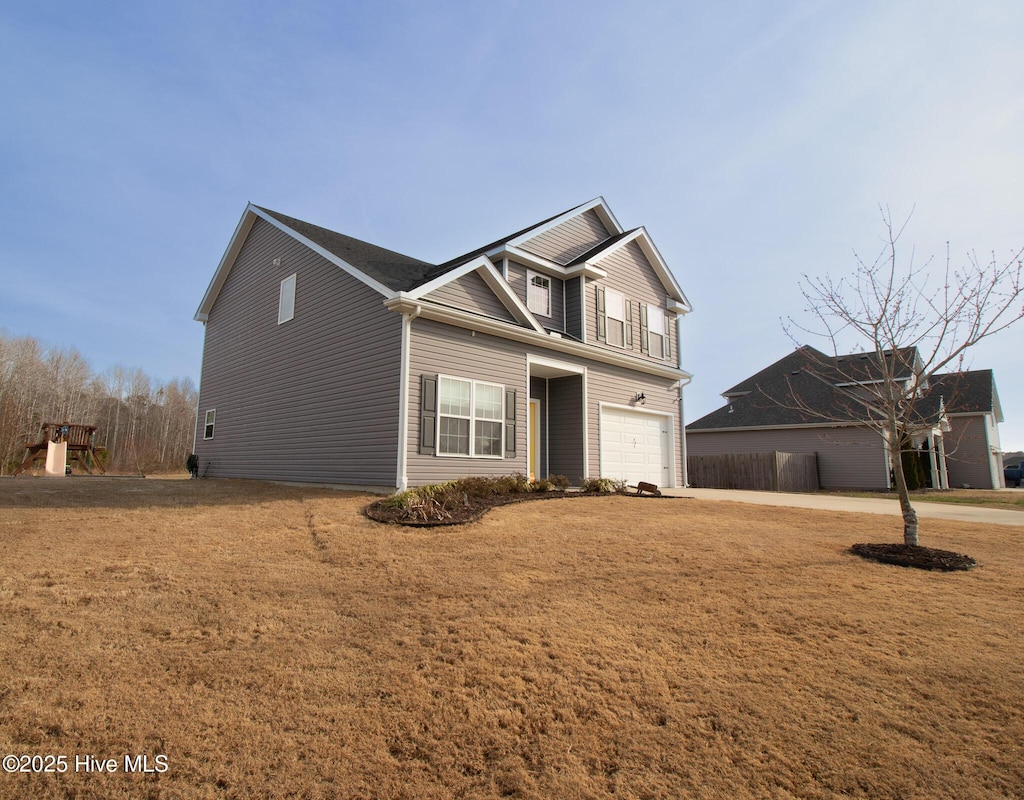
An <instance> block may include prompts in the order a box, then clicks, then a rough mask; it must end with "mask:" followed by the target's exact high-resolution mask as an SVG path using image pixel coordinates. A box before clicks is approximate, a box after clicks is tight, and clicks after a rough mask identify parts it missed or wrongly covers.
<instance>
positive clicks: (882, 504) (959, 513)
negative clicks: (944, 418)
mask: <svg viewBox="0 0 1024 800" xmlns="http://www.w3.org/2000/svg"><path fill="white" fill-rule="evenodd" d="M1006 491H1017V490H1014V489H1007V490H1006ZM1021 491H1024V490H1021ZM662 492H663V493H664V494H669V495H672V496H673V497H693V498H696V499H698V500H731V501H732V502H734V503H756V504H759V505H764V506H789V507H792V508H817V509H822V510H826V511H857V512H860V513H862V514H890V515H892V516H896V517H898V516H900V504H899V501H898V500H896V499H894V498H889V497H877V498H875V497H837V496H835V495H828V494H789V493H786V492H753V491H746V490H743V489H693V488H690V489H662ZM914 510H916V511H917V515H918V517H920V518H921V519H954V520H960V521H962V522H982V523H989V524H994V525H1019V526H1021V527H1024V511H1013V510H1010V509H1002V508H982V507H981V506H967V505H954V504H953V503H919V502H915V503H914Z"/></svg>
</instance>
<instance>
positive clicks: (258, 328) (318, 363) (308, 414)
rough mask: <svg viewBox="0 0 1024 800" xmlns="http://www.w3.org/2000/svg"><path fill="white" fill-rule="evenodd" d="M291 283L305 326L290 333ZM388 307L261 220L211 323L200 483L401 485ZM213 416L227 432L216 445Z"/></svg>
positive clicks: (397, 345) (396, 332)
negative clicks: (206, 479) (282, 313)
mask: <svg viewBox="0 0 1024 800" xmlns="http://www.w3.org/2000/svg"><path fill="white" fill-rule="evenodd" d="M275 258H280V259H281V261H282V266H280V267H275V266H273V263H272V262H273V260H274V259H275ZM292 274H295V275H296V276H297V278H296V293H295V317H294V319H292V320H290V321H288V322H285V323H284V324H281V325H279V324H278V322H277V312H278V296H279V289H280V284H281V280H282V279H284V278H286V277H288V276H289V275H292ZM381 301H382V298H381V296H380V295H379V294H378V293H376V292H374V291H373V290H372V289H370V288H368V287H367V286H365V285H364V284H363V283H361V282H359V281H357V280H355V279H354V278H352V277H350V276H349V275H347V274H346V273H344V272H343V271H342V270H341V269H339V268H338V267H336V266H335V265H333V264H331V263H330V262H328V261H327V260H326V259H324V258H322V257H321V256H319V255H317V254H316V253H314V252H313V251H311V250H309V249H308V248H306V247H304V246H303V245H301V244H299V243H298V242H296V241H295V240H294V239H292V238H291V237H289V236H287V235H286V234H284V233H282V232H280V231H278V230H277V229H276V228H274V227H273V226H272V225H270V224H269V223H267V222H265V221H263V220H257V221H256V223H255V225H254V226H253V228H252V231H251V232H250V234H249V236H248V238H247V240H246V242H245V244H244V245H243V247H242V249H241V252H240V254H239V256H238V258H237V260H236V262H235V264H234V266H233V268H232V269H231V272H230V274H229V275H228V277H227V280H226V281H225V283H224V286H223V288H222V289H221V291H220V294H219V295H218V297H217V301H216V303H215V304H214V306H213V308H212V309H211V310H210V315H209V320H208V322H207V323H206V333H205V337H206V340H205V345H204V351H203V366H202V379H201V384H200V400H199V429H198V431H197V444H196V454H197V455H198V456H199V462H200V466H199V469H200V474H208V475H210V476H211V477H233V478H258V479H271V480H295V481H312V482H325V483H348V484H360V485H370V486H394V484H395V477H396V470H397V447H398V401H399V364H400V355H401V324H402V322H401V317H400V316H399V315H397V314H394V313H392V312H390V311H388V310H387V309H385V308H384V307H383V305H382V303H381ZM209 409H216V411H217V420H216V429H215V432H214V438H213V439H209V440H205V439H204V438H203V430H202V426H203V422H204V421H205V415H206V411H207V410H209Z"/></svg>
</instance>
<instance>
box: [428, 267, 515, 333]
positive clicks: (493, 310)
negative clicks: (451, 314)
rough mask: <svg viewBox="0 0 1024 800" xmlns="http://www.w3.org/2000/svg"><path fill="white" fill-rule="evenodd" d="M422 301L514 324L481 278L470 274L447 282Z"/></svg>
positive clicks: (472, 273) (502, 305)
mask: <svg viewBox="0 0 1024 800" xmlns="http://www.w3.org/2000/svg"><path fill="white" fill-rule="evenodd" d="M423 299H424V300H431V301H433V302H435V303H441V304H442V305H446V306H451V307H452V308H458V309H461V310H463V311H471V312H472V313H474V314H482V315H483V316H485V317H491V318H493V319H500V320H502V321H503V322H515V321H516V320H515V317H513V316H512V314H511V312H509V310H508V309H507V308H505V306H504V304H503V303H502V302H501V301H500V300H499V299H498V298H497V297H496V296H495V294H494V292H492V291H491V287H489V286H488V285H487V283H486V282H485V281H484V279H483V278H481V277H480V276H479V275H478V274H477V273H475V272H471V273H469V274H468V275H463V276H462V277H461V278H456V279H455V280H453V281H449V282H448V283H446V284H445V285H444V286H442V287H440V288H439V289H435V290H434V291H433V292H430V293H429V294H427V295H425V296H424V298H423Z"/></svg>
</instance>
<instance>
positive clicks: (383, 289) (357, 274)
mask: <svg viewBox="0 0 1024 800" xmlns="http://www.w3.org/2000/svg"><path fill="white" fill-rule="evenodd" d="M249 209H251V210H252V213H254V214H255V215H256V216H258V217H259V218H260V219H263V220H266V221H267V222H269V223H270V224H271V225H273V226H274V227H275V228H277V229H278V230H279V231H281V232H282V233H287V234H288V235H289V236H291V237H292V238H293V239H295V240H296V241H297V242H301V243H302V244H304V245H305V246H306V247H308V248H309V249H310V250H312V251H313V252H315V253H317V254H318V255H320V256H323V257H324V258H325V259H327V260H328V261H330V262H331V263H332V264H334V265H335V266H337V267H340V268H341V269H342V270H343V271H344V272H347V273H348V274H349V275H351V276H352V277H353V278H355V279H356V280H357V281H360V282H362V283H365V284H366V285H367V286H369V287H370V288H371V289H373V290H374V291H376V292H380V294H382V295H384V297H386V298H390V297H394V296H395V292H394V291H392V290H391V289H389V288H388V287H387V286H385V285H384V284H383V283H381V282H380V281H377V280H374V279H373V278H371V277H370V276H369V275H367V274H366V273H365V272H363V271H362V270H360V269H358V268H356V267H353V266H352V265H351V264H349V263H348V262H347V261H345V259H343V258H339V257H338V256H336V255H335V254H334V253H332V252H331V251H330V250H326V249H324V248H323V247H321V246H320V245H318V244H317V243H316V242H314V241H312V240H311V239H307V238H306V237H305V236H303V235H302V234H300V233H297V232H296V231H294V230H292V229H291V228H289V227H288V226H287V225H285V224H284V223H283V222H281V221H280V220H277V219H274V217H272V216H270V215H269V214H267V213H264V212H263V211H262V210H261V209H259V208H257V207H256V206H254V205H253V204H252V203H250V204H249Z"/></svg>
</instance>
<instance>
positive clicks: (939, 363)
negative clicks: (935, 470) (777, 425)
mask: <svg viewBox="0 0 1024 800" xmlns="http://www.w3.org/2000/svg"><path fill="white" fill-rule="evenodd" d="M880 210H881V212H882V222H883V224H884V226H885V230H886V235H885V238H884V240H883V241H884V245H883V247H882V250H881V252H880V253H879V254H878V256H877V257H876V258H875V259H874V261H872V262H871V263H870V264H869V263H867V262H865V261H864V260H863V259H862V258H861V257H860V256H859V255H857V254H856V253H855V254H854V255H855V258H856V263H857V267H856V270H855V271H854V273H853V274H852V275H850V276H847V277H843V278H841V279H839V280H838V281H835V280H833V279H832V278H831V277H828V276H826V277H824V278H812V277H809V276H808V275H806V274H805V275H804V276H803V280H802V281H801V282H800V289H801V291H802V293H803V296H804V299H805V300H806V302H807V306H806V308H805V311H806V313H807V314H809V315H810V317H811V319H812V322H811V323H810V324H809V325H806V326H805V325H800V324H797V323H796V322H794V321H793V319H792V318H790V319H789V320H788V322H784V324H783V327H784V328H785V329H786V332H787V334H788V335H789V336H790V338H791V339H793V340H794V341H797V339H796V336H797V335H800V334H807V335H811V336H813V337H816V338H818V339H819V340H823V341H824V342H826V343H827V345H828V347H827V349H828V350H829V351H830V357H827V358H818V359H816V358H814V356H813V354H814V353H819V355H820V351H818V350H815V349H814V348H807V351H808V353H809V354H811V355H810V356H809V357H810V363H809V365H808V367H807V371H808V372H809V373H810V374H813V375H815V377H818V378H820V379H821V380H823V381H827V382H829V383H830V384H831V385H832V386H833V387H834V388H835V389H836V390H837V391H838V392H839V393H840V395H841V396H842V397H843V398H844V399H845V402H843V403H842V404H841V406H842V408H841V410H839V409H833V410H832V411H831V412H824V413H825V414H826V415H827V414H828V413H831V414H832V416H831V421H841V422H849V421H850V420H851V419H854V420H857V421H859V422H861V423H862V424H864V425H870V426H873V427H876V428H877V429H879V430H880V432H881V433H882V436H883V437H884V439H885V441H886V443H887V446H888V450H889V462H890V466H891V468H892V474H893V477H894V479H895V484H896V491H897V494H898V495H899V500H900V509H901V511H902V513H903V538H904V542H905V543H906V544H908V545H912V546H917V545H918V519H917V512H916V511H915V510H914V508H913V506H912V505H911V502H910V492H909V490H908V486H907V478H906V474H905V472H904V463H903V457H902V455H903V453H905V452H907V451H910V450H913V449H914V441H915V440H916V439H919V438H920V435H921V433H922V432H923V431H926V430H928V429H930V428H931V427H933V426H935V425H936V424H941V421H942V416H943V409H942V405H943V403H942V399H941V398H938V405H936V400H937V398H936V397H935V396H934V392H931V393H930V392H929V391H928V388H929V381H930V380H931V379H932V378H933V377H934V376H935V375H936V374H937V373H941V372H944V371H950V370H955V371H961V370H962V369H963V367H964V356H965V354H966V351H967V350H968V349H970V348H971V347H973V346H974V345H976V344H978V342H980V341H982V340H983V339H987V338H989V337H991V336H995V335H996V334H998V333H1000V332H1001V331H1003V330H1005V329H1006V328H1008V327H1009V326H1010V325H1012V324H1013V323H1015V322H1017V321H1019V320H1020V319H1021V318H1022V317H1024V285H1022V277H1024V274H1022V273H1024V268H1022V256H1024V248H1022V249H1020V250H1017V251H1016V252H1014V253H1013V255H1012V256H1011V257H1010V258H1009V259H1008V260H1007V261H1005V262H1000V261H999V260H997V259H996V256H995V254H994V253H993V254H992V257H991V259H990V260H989V261H988V262H987V263H986V264H982V263H981V262H980V261H979V260H978V258H977V256H976V255H975V254H974V253H970V254H968V256H967V262H968V263H967V265H966V266H964V267H961V268H954V267H953V266H952V262H951V258H950V255H949V246H948V244H947V248H946V251H947V252H946V263H945V269H944V270H937V269H934V268H933V264H932V259H929V260H927V261H925V262H924V263H922V264H915V263H914V254H913V250H912V249H911V251H910V253H909V256H908V257H907V258H906V259H904V256H903V250H902V247H901V246H900V239H901V238H902V236H903V233H904V231H905V230H906V226H907V223H908V222H909V219H910V218H909V217H908V218H907V220H906V221H904V222H903V224H902V225H899V226H896V225H894V224H893V219H892V214H891V212H890V211H889V210H888V209H880ZM904 261H905V262H906V264H905V265H904V263H903V262H904ZM850 342H855V343H856V344H857V345H858V346H859V348H860V350H861V351H862V352H863V354H864V358H846V359H841V358H840V352H843V351H849V349H850V346H849V344H848V343H850ZM948 399H949V398H946V400H947V401H948ZM797 402H799V401H797ZM822 413H823V412H822V411H821V410H820V409H819V410H818V411H817V414H818V415H819V416H821V415H822Z"/></svg>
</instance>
